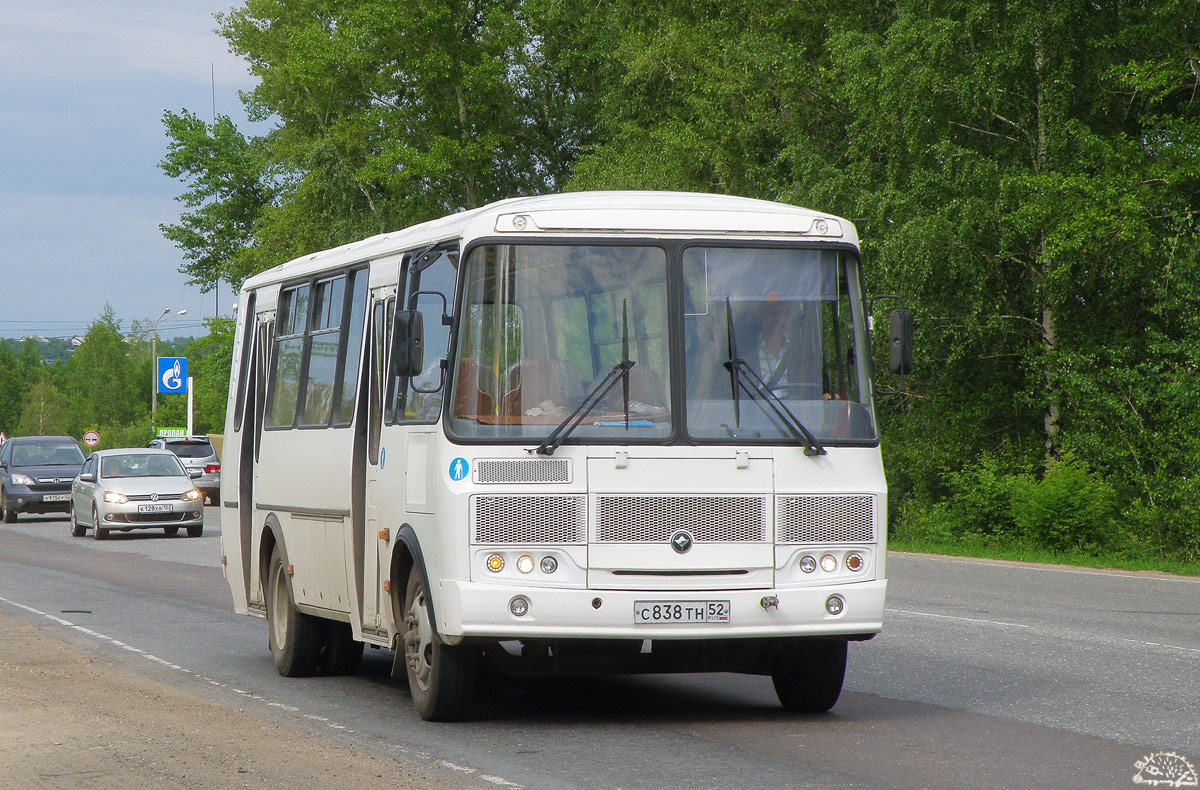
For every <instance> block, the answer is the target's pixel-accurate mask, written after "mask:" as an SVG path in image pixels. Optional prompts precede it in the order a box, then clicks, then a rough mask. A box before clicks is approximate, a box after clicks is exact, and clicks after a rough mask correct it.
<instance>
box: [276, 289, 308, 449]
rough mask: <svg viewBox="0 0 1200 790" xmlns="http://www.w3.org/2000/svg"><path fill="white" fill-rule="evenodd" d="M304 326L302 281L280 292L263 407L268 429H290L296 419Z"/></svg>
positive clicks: (305, 295) (305, 294) (305, 300)
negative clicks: (266, 395)
mask: <svg viewBox="0 0 1200 790" xmlns="http://www.w3.org/2000/svg"><path fill="white" fill-rule="evenodd" d="M307 325H308V284H307V283H305V284H304V285H301V286H298V287H295V288H288V289H287V290H285V291H284V292H283V293H282V294H280V302H279V319H278V323H277V327H278V328H277V332H278V335H277V337H278V339H277V340H276V344H277V346H276V349H275V358H274V359H273V360H272V366H271V378H270V386H271V391H270V395H269V400H270V406H269V407H268V409H267V427H268V428H285V427H286V428H290V427H291V426H292V425H293V424H294V423H295V422H296V405H297V404H296V402H297V400H298V399H299V397H300V365H301V363H302V362H303V354H304V330H305V328H306V326H307Z"/></svg>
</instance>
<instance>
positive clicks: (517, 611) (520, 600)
mask: <svg viewBox="0 0 1200 790" xmlns="http://www.w3.org/2000/svg"><path fill="white" fill-rule="evenodd" d="M508 611H510V612H512V613H513V616H515V617H524V616H525V615H526V614H528V612H529V599H528V598H526V597H525V596H524V595H518V596H517V597H516V598H513V599H512V600H511V601H509V602H508Z"/></svg>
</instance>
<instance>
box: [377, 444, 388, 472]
mask: <svg viewBox="0 0 1200 790" xmlns="http://www.w3.org/2000/svg"><path fill="white" fill-rule="evenodd" d="M386 463H387V448H386V447H381V448H379V468H380V469H382V468H383V465H384V464H386Z"/></svg>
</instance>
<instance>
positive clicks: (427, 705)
mask: <svg viewBox="0 0 1200 790" xmlns="http://www.w3.org/2000/svg"><path fill="white" fill-rule="evenodd" d="M403 612H404V634H403V647H404V659H405V661H404V665H405V670H406V672H407V674H408V688H409V692H410V693H411V694H412V700H413V707H415V708H416V710H417V713H418V714H420V716H421V718H422V719H424V720H425V721H457V720H458V719H461V718H463V717H464V716H466V714H467V712H468V711H469V710H470V707H471V698H472V696H473V695H474V690H475V673H476V670H477V667H478V663H479V660H478V659H479V656H478V653H477V652H473V651H472V650H471V649H470V648H469V647H466V646H463V645H458V646H451V645H447V644H444V643H442V641H441V640H440V639H439V638H438V636H437V633H436V630H435V629H434V625H433V620H432V618H430V616H429V605H428V602H427V601H426V593H425V588H424V585H423V584H422V582H421V573H420V571H419V570H418V569H417V567H416V566H415V565H414V566H413V568H412V570H410V571H409V574H408V584H407V586H406V587H405V591H404V610H403Z"/></svg>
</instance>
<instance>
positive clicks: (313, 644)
mask: <svg viewBox="0 0 1200 790" xmlns="http://www.w3.org/2000/svg"><path fill="white" fill-rule="evenodd" d="M264 592H265V596H264V597H265V598H266V601H267V633H268V637H267V642H268V644H269V645H270V648H271V657H272V658H274V659H275V668H276V669H277V670H279V674H280V675H283V676H284V677H285V678H303V677H309V676H310V675H312V674H313V672H315V671H316V669H317V660H318V659H319V658H320V654H321V643H322V641H323V639H322V637H323V634H322V630H323V629H322V628H321V624H320V622H318V621H317V618H315V617H313V616H312V615H307V614H304V613H303V612H301V611H298V610H297V609H296V604H295V600H294V598H293V597H292V585H291V582H290V581H289V580H288V575H287V569H286V568H285V567H284V564H283V554H282V553H281V552H280V551H279V548H278V547H276V548H275V550H274V551H273V552H271V566H270V572H269V573H268V575H267V589H266V590H265V591H264Z"/></svg>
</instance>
